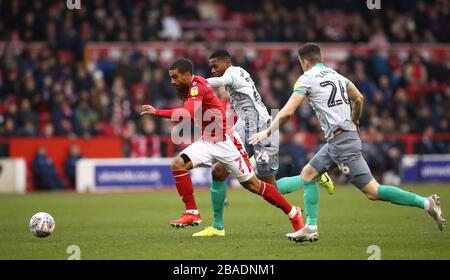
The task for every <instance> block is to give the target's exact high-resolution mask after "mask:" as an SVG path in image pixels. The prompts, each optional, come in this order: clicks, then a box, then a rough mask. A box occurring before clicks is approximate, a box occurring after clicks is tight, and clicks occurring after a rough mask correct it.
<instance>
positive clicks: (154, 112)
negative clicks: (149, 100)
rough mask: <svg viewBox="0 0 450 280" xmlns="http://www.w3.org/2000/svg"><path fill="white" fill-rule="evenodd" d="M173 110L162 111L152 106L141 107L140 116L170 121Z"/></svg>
mask: <svg viewBox="0 0 450 280" xmlns="http://www.w3.org/2000/svg"><path fill="white" fill-rule="evenodd" d="M172 113H173V110H160V109H156V108H155V107H153V106H152V105H142V107H141V113H140V114H139V115H141V116H143V115H146V114H147V115H151V116H156V117H161V118H168V119H170V118H171V116H172Z"/></svg>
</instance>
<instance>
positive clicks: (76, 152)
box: [64, 143, 83, 189]
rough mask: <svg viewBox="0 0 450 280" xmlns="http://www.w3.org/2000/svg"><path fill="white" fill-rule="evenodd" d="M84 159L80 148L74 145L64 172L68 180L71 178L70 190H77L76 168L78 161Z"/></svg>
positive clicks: (71, 147)
mask: <svg viewBox="0 0 450 280" xmlns="http://www.w3.org/2000/svg"><path fill="white" fill-rule="evenodd" d="M81 158H83V156H82V155H81V152H80V147H79V146H78V145H77V144H75V143H73V144H72V145H71V146H70V149H69V156H68V157H67V159H66V162H65V163H64V171H65V173H66V176H67V178H69V183H70V188H72V189H75V187H76V167H77V161H78V160H79V159H81Z"/></svg>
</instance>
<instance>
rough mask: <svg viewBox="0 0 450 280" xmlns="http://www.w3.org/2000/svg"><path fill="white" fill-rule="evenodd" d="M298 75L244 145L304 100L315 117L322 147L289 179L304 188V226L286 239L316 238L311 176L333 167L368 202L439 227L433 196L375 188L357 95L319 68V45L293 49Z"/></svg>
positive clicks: (350, 86)
mask: <svg viewBox="0 0 450 280" xmlns="http://www.w3.org/2000/svg"><path fill="white" fill-rule="evenodd" d="M298 58H299V61H300V64H301V66H302V69H303V71H304V73H303V75H301V76H300V78H298V80H297V82H296V83H295V85H294V90H293V93H292V96H291V98H290V99H289V101H288V102H287V103H286V105H284V107H283V109H281V111H280V112H279V113H278V115H277V117H276V118H275V119H274V121H273V122H272V124H271V126H270V127H269V128H268V129H267V130H265V131H262V132H259V133H257V134H255V135H253V136H252V137H251V140H250V143H251V144H256V143H258V142H259V141H261V140H264V139H265V138H267V137H268V136H270V135H271V134H272V132H274V131H276V130H277V129H278V128H279V127H280V126H283V125H284V124H285V123H286V122H287V121H288V120H289V118H290V117H291V116H292V115H293V114H294V113H295V110H296V109H297V108H298V107H299V106H300V104H301V103H302V101H303V100H304V99H305V98H306V99H307V100H308V102H309V104H310V105H311V107H312V109H313V110H314V111H315V113H316V115H317V118H318V119H319V122H320V125H321V128H322V130H323V132H324V134H325V139H326V140H327V144H325V145H324V146H323V147H322V148H321V149H320V150H319V152H317V154H316V155H315V156H314V157H313V158H312V159H311V160H310V162H309V163H308V164H307V165H306V166H305V167H304V168H303V169H302V170H301V173H300V175H299V176H295V177H291V178H292V180H295V181H297V182H302V184H304V187H305V192H304V203H305V208H306V217H307V220H306V224H305V227H303V228H302V229H301V230H299V231H297V232H293V233H288V234H287V237H288V238H289V239H290V240H294V241H298V242H302V241H316V240H317V239H318V229H317V214H318V202H319V192H318V188H317V184H316V182H315V180H314V179H315V178H316V177H317V175H318V174H321V173H322V172H324V171H326V170H332V169H334V168H335V167H339V169H340V170H341V172H342V173H343V174H345V175H346V176H348V177H349V179H350V182H351V183H352V184H353V185H354V186H355V187H357V188H358V189H359V190H360V191H361V192H362V193H364V195H365V196H366V197H367V198H368V199H370V200H382V201H389V202H391V203H394V204H399V205H407V206H413V207H418V208H422V209H424V210H425V211H426V212H427V213H428V214H429V215H430V216H431V217H432V218H433V219H434V220H435V221H436V223H437V224H438V227H439V229H440V230H443V229H444V226H445V219H444V218H443V216H442V211H441V207H440V201H439V196H438V195H436V194H432V195H430V196H428V197H423V196H420V195H416V194H414V193H411V192H407V191H404V190H401V189H400V188H397V187H394V186H386V185H382V184H379V183H378V182H377V181H376V180H375V179H374V178H373V176H372V174H371V172H370V169H369V167H368V165H367V163H366V161H365V160H364V158H363V156H362V154H361V139H360V138H359V135H358V131H359V130H358V126H359V118H360V116H361V113H362V107H363V95H362V94H361V93H360V92H359V90H358V89H357V88H356V86H355V85H354V84H353V83H352V82H351V81H350V80H348V79H347V78H345V77H344V76H342V75H341V74H339V73H337V72H336V71H335V70H333V69H331V68H329V67H327V66H325V65H323V64H322V54H321V50H320V47H319V46H318V45H316V44H311V43H309V44H306V45H304V46H303V47H302V48H301V49H300V50H299V51H298Z"/></svg>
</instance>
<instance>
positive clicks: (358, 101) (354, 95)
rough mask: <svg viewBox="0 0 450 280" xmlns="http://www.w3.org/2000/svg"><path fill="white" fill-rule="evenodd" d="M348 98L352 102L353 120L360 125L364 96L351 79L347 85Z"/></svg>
mask: <svg viewBox="0 0 450 280" xmlns="http://www.w3.org/2000/svg"><path fill="white" fill-rule="evenodd" d="M347 93H348V98H349V99H350V100H351V102H352V121H353V122H354V123H355V124H356V125H358V126H359V118H360V117H361V114H362V109H363V103H364V97H363V95H362V94H361V92H360V91H359V90H358V88H357V87H356V86H355V85H354V84H353V83H352V82H350V81H349V83H348V85H347Z"/></svg>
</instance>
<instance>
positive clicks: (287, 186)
mask: <svg viewBox="0 0 450 280" xmlns="http://www.w3.org/2000/svg"><path fill="white" fill-rule="evenodd" d="M304 186H305V181H303V180H302V177H301V176H300V175H297V176H293V177H284V178H281V179H280V180H278V181H277V188H278V190H279V191H280V193H281V194H287V193H291V192H295V191H296V190H298V189H299V188H301V187H304Z"/></svg>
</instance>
